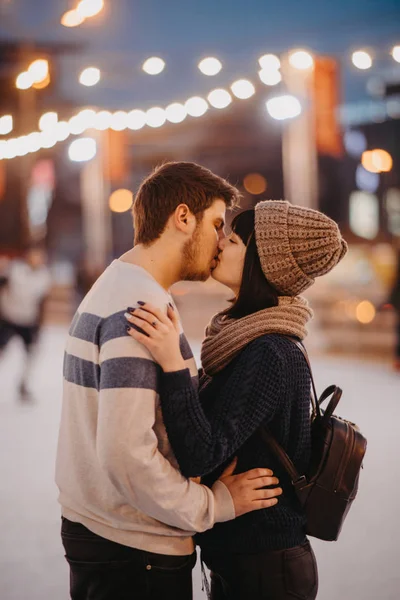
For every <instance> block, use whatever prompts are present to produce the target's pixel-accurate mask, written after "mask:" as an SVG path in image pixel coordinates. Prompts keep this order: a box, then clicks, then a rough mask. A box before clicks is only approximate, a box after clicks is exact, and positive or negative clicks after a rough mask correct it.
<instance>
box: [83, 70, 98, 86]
mask: <svg viewBox="0 0 400 600" xmlns="http://www.w3.org/2000/svg"><path fill="white" fill-rule="evenodd" d="M100 78H101V72H100V69H98V68H97V67H87V68H86V69H84V70H83V71H82V73H81V74H80V75H79V83H80V84H82V85H85V86H86V87H91V86H92V85H96V84H97V83H99V81H100Z"/></svg>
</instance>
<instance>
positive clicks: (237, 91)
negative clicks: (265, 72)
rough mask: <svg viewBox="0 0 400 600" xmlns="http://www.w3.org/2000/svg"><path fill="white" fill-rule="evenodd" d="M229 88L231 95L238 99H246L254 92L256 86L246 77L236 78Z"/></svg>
mask: <svg viewBox="0 0 400 600" xmlns="http://www.w3.org/2000/svg"><path fill="white" fill-rule="evenodd" d="M231 90H232V93H233V95H234V96H236V98H239V99H240V100H247V99H248V98H251V96H254V94H255V93H256V88H255V87H254V85H253V84H252V83H251V81H249V80H248V79H238V80H237V81H235V82H234V83H232V85H231Z"/></svg>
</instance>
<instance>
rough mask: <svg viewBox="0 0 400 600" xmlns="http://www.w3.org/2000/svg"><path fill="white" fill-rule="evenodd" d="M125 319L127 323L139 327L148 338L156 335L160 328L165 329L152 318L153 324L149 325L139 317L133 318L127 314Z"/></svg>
mask: <svg viewBox="0 0 400 600" xmlns="http://www.w3.org/2000/svg"><path fill="white" fill-rule="evenodd" d="M125 318H126V320H127V321H129V323H133V325H136V326H137V327H140V329H142V330H143V331H144V332H145V333H147V334H148V335H149V336H154V334H156V333H157V331H158V329H157V327H158V328H161V327H165V326H163V325H162V323H158V324H157V322H156V321H155V320H154V317H153V322H152V323H149V322H148V321H146V320H144V319H142V318H141V317H140V318H139V317H135V316H134V315H130V314H129V313H125Z"/></svg>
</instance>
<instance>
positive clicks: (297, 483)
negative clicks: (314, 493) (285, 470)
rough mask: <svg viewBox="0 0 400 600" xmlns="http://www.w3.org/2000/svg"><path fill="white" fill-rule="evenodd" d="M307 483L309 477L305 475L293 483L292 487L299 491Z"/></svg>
mask: <svg viewBox="0 0 400 600" xmlns="http://www.w3.org/2000/svg"><path fill="white" fill-rule="evenodd" d="M305 483H307V477H306V476H305V475H302V476H301V477H299V478H298V479H297V480H296V481H292V485H293V486H294V488H295V489H296V490H297V489H298V488H301V487H303V485H304V484H305Z"/></svg>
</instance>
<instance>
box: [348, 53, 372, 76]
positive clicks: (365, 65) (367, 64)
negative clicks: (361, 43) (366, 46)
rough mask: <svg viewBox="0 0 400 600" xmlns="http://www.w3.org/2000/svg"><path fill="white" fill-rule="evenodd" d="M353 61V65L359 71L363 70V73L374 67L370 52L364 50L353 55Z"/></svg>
mask: <svg viewBox="0 0 400 600" xmlns="http://www.w3.org/2000/svg"><path fill="white" fill-rule="evenodd" d="M351 61H352V63H353V65H354V66H355V67H357V69H361V70H362V71H365V70H367V69H370V68H371V67H372V58H371V56H370V55H369V54H368V52H365V51H364V50H358V51H357V52H353V54H352V55H351Z"/></svg>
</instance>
